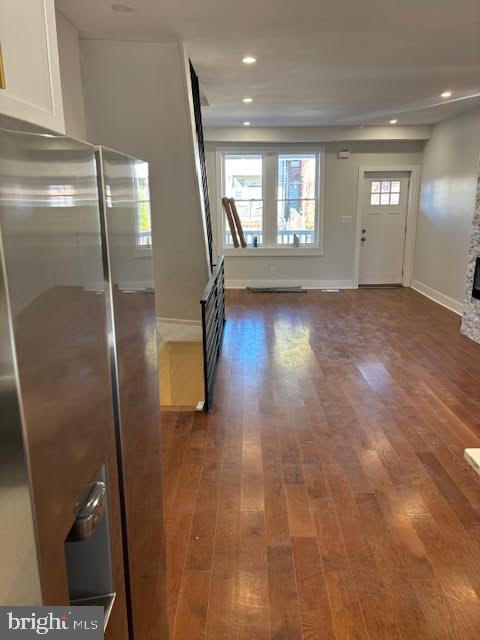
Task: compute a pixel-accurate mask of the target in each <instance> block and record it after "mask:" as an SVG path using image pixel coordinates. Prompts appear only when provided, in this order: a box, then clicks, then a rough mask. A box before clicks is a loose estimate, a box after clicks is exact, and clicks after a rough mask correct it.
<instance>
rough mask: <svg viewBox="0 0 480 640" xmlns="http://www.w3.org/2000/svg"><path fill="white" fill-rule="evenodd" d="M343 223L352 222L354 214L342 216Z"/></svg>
mask: <svg viewBox="0 0 480 640" xmlns="http://www.w3.org/2000/svg"><path fill="white" fill-rule="evenodd" d="M342 224H352V216H342Z"/></svg>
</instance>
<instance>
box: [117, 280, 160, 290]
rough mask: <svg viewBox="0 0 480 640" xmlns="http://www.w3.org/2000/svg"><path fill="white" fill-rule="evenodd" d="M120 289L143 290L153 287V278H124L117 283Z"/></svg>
mask: <svg viewBox="0 0 480 640" xmlns="http://www.w3.org/2000/svg"><path fill="white" fill-rule="evenodd" d="M118 288H119V289H120V291H144V290H145V289H153V288H154V285H153V280H129V281H127V280H124V281H122V280H121V281H120V282H119V283H118Z"/></svg>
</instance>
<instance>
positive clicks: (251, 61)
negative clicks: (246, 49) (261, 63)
mask: <svg viewBox="0 0 480 640" xmlns="http://www.w3.org/2000/svg"><path fill="white" fill-rule="evenodd" d="M256 61H257V59H256V58H254V57H253V56H244V57H243V58H242V62H243V64H255V62H256Z"/></svg>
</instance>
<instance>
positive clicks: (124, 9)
mask: <svg viewBox="0 0 480 640" xmlns="http://www.w3.org/2000/svg"><path fill="white" fill-rule="evenodd" d="M112 9H113V10H114V11H118V12H119V13H130V12H131V11H134V8H133V7H131V6H130V5H129V4H123V3H121V2H118V3H116V4H112Z"/></svg>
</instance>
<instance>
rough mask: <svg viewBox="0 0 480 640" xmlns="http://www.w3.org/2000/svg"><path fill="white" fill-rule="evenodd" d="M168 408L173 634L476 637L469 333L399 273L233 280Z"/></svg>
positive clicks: (478, 489)
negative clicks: (199, 374) (345, 282)
mask: <svg viewBox="0 0 480 640" xmlns="http://www.w3.org/2000/svg"><path fill="white" fill-rule="evenodd" d="M227 313H228V321H227V325H226V333H225V343H224V348H223V353H222V357H221V362H220V368H219V374H218V383H217V392H216V403H217V406H216V410H215V412H214V413H212V414H211V415H209V416H208V417H205V416H204V415H203V414H200V413H197V414H193V413H183V414H180V413H170V414H163V429H164V435H165V442H164V450H165V476H166V509H167V555H168V566H169V584H168V589H169V614H170V626H171V628H172V637H173V640H196V639H199V638H207V639H209V640H210V639H214V638H215V639H217V638H224V639H228V640H233V639H238V640H240V639H249V640H264V639H265V640H267V639H270V638H272V639H275V640H280V639H287V638H288V639H289V640H296V639H299V640H300V639H302V638H303V639H305V640H306V639H310V640H317V639H318V640H320V639H326V638H332V639H334V638H335V639H336V640H343V639H346V638H355V639H359V638H370V639H371V640H373V639H377V638H382V639H385V640H394V639H403V640H406V639H421V640H428V639H430V640H439V639H440V638H441V639H448V638H455V639H456V640H458V639H468V638H469V639H472V640H473V639H474V638H475V639H477V638H478V634H479V630H480V511H479V509H480V478H479V477H478V476H476V475H475V473H474V472H473V471H472V470H471V469H470V468H469V467H468V466H467V465H466V464H465V463H464V462H463V460H462V456H463V449H464V448H465V447H468V446H474V447H475V446H480V384H479V380H480V345H476V344H474V343H472V342H470V341H468V340H467V339H466V338H463V337H462V336H460V335H459V324H460V322H459V318H458V317H457V316H455V315H454V314H452V313H450V312H448V311H446V310H445V309H443V308H441V307H439V306H438V305H435V304H434V303H433V302H430V301H429V300H427V299H426V298H423V297H421V296H420V295H419V294H416V293H415V292H413V291H411V290H407V289H400V290H363V291H342V292H340V293H336V294H335V293H330V294H328V293H321V292H309V293H308V294H306V295H305V294H304V295H297V294H274V295H271V294H270V295H268V294H265V295H259V294H251V293H250V294H249V293H247V292H229V295H228V310H227Z"/></svg>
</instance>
